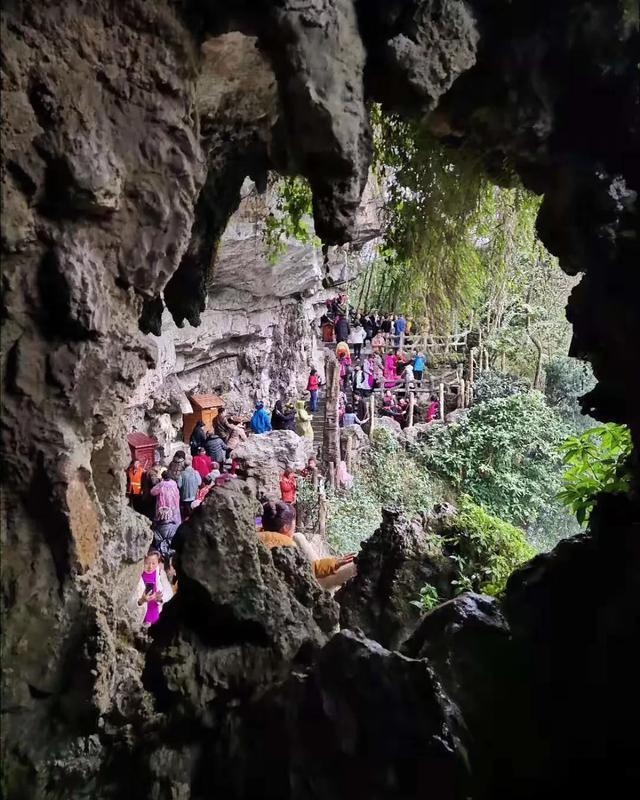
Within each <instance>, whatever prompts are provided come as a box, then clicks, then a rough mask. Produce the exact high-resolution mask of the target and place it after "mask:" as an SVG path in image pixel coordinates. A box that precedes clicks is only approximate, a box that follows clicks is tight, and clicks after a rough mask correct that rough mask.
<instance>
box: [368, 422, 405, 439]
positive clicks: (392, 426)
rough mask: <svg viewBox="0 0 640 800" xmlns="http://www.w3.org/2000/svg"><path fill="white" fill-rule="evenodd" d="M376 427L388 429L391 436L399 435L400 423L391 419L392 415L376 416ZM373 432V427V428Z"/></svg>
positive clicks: (400, 430)
mask: <svg viewBox="0 0 640 800" xmlns="http://www.w3.org/2000/svg"><path fill="white" fill-rule="evenodd" d="M376 428H382V429H384V430H386V431H389V433H391V434H392V435H393V436H395V437H399V436H400V434H401V432H402V428H401V427H400V423H399V422H398V421H397V420H395V419H393V417H376ZM374 434H375V428H374Z"/></svg>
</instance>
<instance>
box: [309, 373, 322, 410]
mask: <svg viewBox="0 0 640 800" xmlns="http://www.w3.org/2000/svg"><path fill="white" fill-rule="evenodd" d="M319 386H320V382H319V381H318V372H317V370H315V369H312V370H311V372H310V373H309V380H308V381H307V391H308V392H309V395H310V400H309V408H310V409H311V411H312V413H313V414H315V413H316V411H317V410H318V387H319Z"/></svg>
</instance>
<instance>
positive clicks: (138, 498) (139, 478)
mask: <svg viewBox="0 0 640 800" xmlns="http://www.w3.org/2000/svg"><path fill="white" fill-rule="evenodd" d="M144 475H145V472H144V469H143V468H142V464H141V463H140V460H139V459H137V458H134V459H133V461H132V462H131V464H129V467H128V469H127V494H128V496H129V501H130V503H131V505H132V506H133V508H134V509H135V510H136V511H139V512H140V513H142V501H143V497H142V484H143V481H144Z"/></svg>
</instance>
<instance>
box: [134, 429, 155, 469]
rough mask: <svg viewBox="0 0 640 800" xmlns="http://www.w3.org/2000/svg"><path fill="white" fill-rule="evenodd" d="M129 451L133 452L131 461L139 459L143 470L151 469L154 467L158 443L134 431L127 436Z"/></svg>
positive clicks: (144, 434)
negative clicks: (154, 455)
mask: <svg viewBox="0 0 640 800" xmlns="http://www.w3.org/2000/svg"><path fill="white" fill-rule="evenodd" d="M127 442H128V444H129V450H131V460H132V461H133V460H134V459H136V458H137V459H138V461H139V462H140V463H141V464H142V469H149V468H150V467H152V466H153V454H154V453H155V450H156V447H157V446H158V442H157V440H156V439H154V438H152V437H151V436H147V435H146V433H139V432H138V431H134V432H133V433H130V434H129V435H128V436H127Z"/></svg>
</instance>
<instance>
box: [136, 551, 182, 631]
mask: <svg viewBox="0 0 640 800" xmlns="http://www.w3.org/2000/svg"><path fill="white" fill-rule="evenodd" d="M137 596H138V598H137V599H138V606H139V607H140V608H144V610H145V613H144V618H143V620H142V624H143V625H144V626H145V628H146V627H149V625H153V624H154V623H155V622H157V621H158V620H159V619H160V612H161V611H162V607H163V605H164V604H165V603H167V602H168V601H169V600H171V598H172V597H173V589H172V588H171V584H170V583H169V580H168V578H167V575H166V573H165V571H164V569H163V568H162V563H161V561H160V553H158V551H157V550H149V552H148V553H147V555H146V558H145V559H144V569H143V572H142V574H141V575H140V580H139V581H138V590H137Z"/></svg>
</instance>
